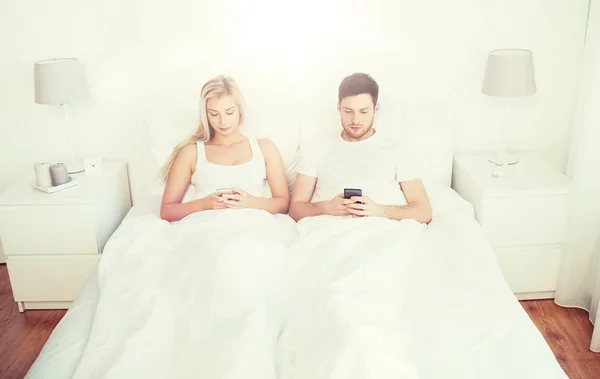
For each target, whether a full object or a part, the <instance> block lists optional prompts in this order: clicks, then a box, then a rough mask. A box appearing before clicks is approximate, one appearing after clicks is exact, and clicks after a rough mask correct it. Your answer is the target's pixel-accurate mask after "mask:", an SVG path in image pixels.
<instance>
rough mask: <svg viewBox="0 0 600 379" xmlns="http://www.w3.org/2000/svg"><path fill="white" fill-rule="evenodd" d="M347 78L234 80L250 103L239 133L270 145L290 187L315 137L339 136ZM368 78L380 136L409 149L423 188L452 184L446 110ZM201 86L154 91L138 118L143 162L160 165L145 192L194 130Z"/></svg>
mask: <svg viewBox="0 0 600 379" xmlns="http://www.w3.org/2000/svg"><path fill="white" fill-rule="evenodd" d="M346 74H348V73H343V74H341V75H331V76H328V77H325V76H322V77H315V78H314V81H313V82H310V83H303V84H302V88H301V90H300V89H298V86H299V84H298V83H292V80H291V79H290V78H289V77H286V78H283V79H282V81H281V83H276V84H274V83H272V82H270V83H269V85H268V86H267V85H265V82H264V80H265V78H261V77H259V76H258V75H256V76H254V77H250V78H248V77H244V78H243V79H240V78H237V77H235V76H233V75H232V76H233V77H234V78H235V79H236V80H237V81H238V83H239V85H240V88H241V90H242V92H243V94H244V97H245V101H246V105H247V117H246V123H245V125H244V126H243V127H242V130H243V131H244V132H245V133H248V134H250V135H253V136H256V137H264V138H270V139H271V140H273V142H274V143H275V144H276V145H277V146H278V147H279V150H280V153H281V155H282V158H283V160H284V163H285V166H286V170H287V172H286V174H287V179H288V182H289V183H290V185H293V182H294V179H295V174H296V171H295V169H296V165H297V162H298V158H299V155H300V152H301V150H302V148H303V147H305V146H308V144H310V143H312V142H313V141H314V139H315V138H324V137H327V136H331V135H334V134H336V133H339V132H340V131H341V126H340V119H339V113H338V111H337V109H336V104H337V88H338V85H339V81H340V80H341V78H343V77H344V76H345V75H346ZM373 76H374V77H375V79H376V80H378V82H379V83H380V98H379V103H380V110H379V112H378V114H377V115H376V118H375V127H376V128H377V130H378V132H380V133H383V134H386V135H389V136H390V138H395V139H397V141H398V148H399V149H406V150H409V151H410V153H411V154H412V155H413V156H414V158H415V161H417V162H418V164H419V166H420V168H421V174H422V176H423V180H424V182H425V184H426V186H427V187H428V190H429V189H433V188H435V187H449V186H450V180H451V174H452V155H453V130H454V128H453V125H454V123H453V120H452V119H451V113H450V112H449V107H448V106H446V107H444V106H440V105H436V104H435V103H427V102H426V101H423V100H420V101H414V100H407V99H406V97H405V96H399V95H398V96H396V94H395V93H394V90H393V88H394V86H396V85H398V84H397V83H395V82H393V81H391V80H389V81H386V80H385V78H379V77H377V76H376V75H373ZM205 79H206V78H205ZM205 79H204V80H205ZM285 79H287V82H286V81H285ZM201 85H202V83H201V81H200V80H196V81H189V82H188V81H177V82H175V83H171V84H170V85H167V86H160V87H158V88H160V93H161V95H160V96H157V97H154V100H155V101H154V103H152V104H151V105H150V106H148V108H147V111H146V112H145V115H144V116H143V118H144V120H143V122H144V124H145V130H146V133H145V134H146V136H147V137H146V141H147V142H146V143H147V148H146V149H145V150H146V153H147V154H148V157H149V159H150V160H148V162H152V159H156V157H159V161H157V160H154V163H155V166H154V167H148V175H151V176H150V177H149V178H148V180H147V182H148V183H151V188H150V192H153V193H157V191H160V190H161V187H160V186H158V187H157V182H156V180H155V179H156V177H157V169H158V167H159V163H161V161H160V160H161V159H163V160H164V159H165V158H166V156H167V155H168V154H169V153H170V151H171V149H172V148H173V146H175V144H177V143H178V142H179V141H181V140H182V139H184V138H186V137H188V136H189V135H190V134H191V133H192V132H193V131H194V130H195V128H196V126H197V122H198V102H199V91H200V88H201ZM153 153H154V154H153ZM150 157H151V158H150ZM149 166H151V165H149Z"/></svg>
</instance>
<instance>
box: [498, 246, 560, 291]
mask: <svg viewBox="0 0 600 379" xmlns="http://www.w3.org/2000/svg"><path fill="white" fill-rule="evenodd" d="M494 251H495V252H496V256H497V259H498V263H499V264H500V267H501V268H502V272H503V274H504V278H505V279H506V282H507V283H508V285H509V286H510V288H511V290H512V291H513V292H514V293H515V294H519V293H531V292H548V291H554V290H555V288H556V280H557V277H558V268H559V265H560V257H561V253H562V245H546V246H534V247H503V248H496V249H494Z"/></svg>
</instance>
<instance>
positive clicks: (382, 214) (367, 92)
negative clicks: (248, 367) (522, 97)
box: [161, 73, 431, 379]
mask: <svg viewBox="0 0 600 379" xmlns="http://www.w3.org/2000/svg"><path fill="white" fill-rule="evenodd" d="M378 94H379V87H378V84H377V83H376V82H375V80H374V79H373V78H372V77H370V76H369V75H366V74H361V73H357V74H353V75H351V76H348V77H346V78H345V79H344V80H343V81H342V82H341V84H340V86H339V94H338V111H339V113H340V117H341V124H342V131H341V133H340V135H339V138H337V139H335V140H332V141H323V143H322V144H320V145H318V146H313V147H312V148H311V149H310V153H309V154H307V155H306V156H303V157H301V162H302V163H301V166H300V167H299V169H298V176H297V179H296V182H295V186H294V190H293V194H292V196H291V197H292V199H291V205H290V201H289V193H288V186H287V182H286V178H285V174H284V167H283V163H282V159H281V157H280V155H279V152H278V150H277V147H276V146H275V145H274V144H273V143H272V142H271V141H269V140H260V139H259V140H256V139H253V138H251V137H246V136H245V135H243V134H242V133H241V132H240V130H239V126H240V125H241V124H242V123H243V121H244V107H243V101H242V96H241V93H240V89H239V88H238V87H237V85H236V83H235V82H234V81H233V80H232V79H230V78H226V77H217V78H215V79H213V80H211V81H209V82H208V83H207V84H206V85H205V86H204V87H203V88H202V95H201V99H202V100H201V122H200V126H199V128H198V130H197V132H196V133H195V134H194V135H192V136H191V137H190V139H189V140H187V141H184V142H183V143H182V144H181V145H179V146H177V147H176V149H175V151H174V153H173V156H172V159H171V160H170V161H169V163H168V164H167V165H166V167H165V168H164V175H165V179H166V183H167V184H166V189H165V192H164V196H163V200H162V207H161V217H162V218H163V219H165V220H168V221H177V220H180V219H182V218H184V217H186V216H188V215H189V214H191V213H194V212H199V211H203V210H209V209H210V210H214V209H225V208H234V209H238V208H255V209H262V210H265V211H268V212H270V213H286V212H288V206H289V215H290V216H291V217H292V218H293V219H294V220H296V221H299V220H301V219H305V218H310V217H312V216H322V215H329V216H350V217H347V218H366V217H370V216H375V217H376V218H385V219H391V220H413V221H415V222H414V224H426V223H428V222H429V221H430V220H431V207H430V204H429V199H428V197H427V195H426V191H425V189H424V186H423V184H422V182H421V180H420V179H419V177H418V174H417V173H416V172H415V168H414V162H412V161H411V160H410V157H407V156H405V155H403V154H402V152H401V151H397V150H398V147H397V146H395V145H394V144H393V142H392V141H389V140H386V139H385V138H384V137H382V136H380V135H379V134H378V133H377V132H376V130H375V128H374V127H373V123H374V119H375V115H376V113H377V111H378V108H379V106H378V102H377V101H378ZM282 127H285V125H283V126H282ZM190 182H191V183H192V184H194V186H195V188H196V191H197V195H198V199H197V200H193V201H191V202H187V203H182V199H183V197H184V194H185V192H186V189H187V187H188V185H189V183H190ZM265 182H267V183H268V185H269V187H270V189H271V192H272V197H271V198H265V197H263V188H264V185H265ZM344 188H360V189H362V191H363V196H358V197H356V196H355V197H352V198H350V199H347V198H344V194H343V189H344ZM221 189H225V191H223V190H221ZM227 189H230V190H227ZM321 219H323V218H321ZM305 221H306V220H305ZM300 224H301V225H303V226H304V230H308V231H304V230H303V228H302V227H300V229H299V230H300V233H301V237H302V234H307V237H310V238H305V240H307V241H308V242H306V243H303V239H300V243H298V244H297V246H296V249H294V250H295V251H298V253H292V254H291V255H292V256H294V255H295V258H296V259H297V261H293V259H292V260H290V261H291V262H293V264H292V266H293V267H294V268H295V270H296V271H295V273H294V275H292V276H291V277H290V278H288V281H287V285H286V291H287V292H286V293H285V294H284V295H283V296H284V297H286V298H292V299H293V300H292V303H293V304H290V306H288V307H287V308H286V309H288V311H289V313H290V314H289V315H288V321H287V324H288V326H287V327H286V328H284V330H285V332H284V333H283V335H282V336H281V339H282V341H284V342H283V344H282V346H281V349H282V351H283V352H281V353H279V355H280V360H281V362H280V363H279V364H280V365H281V366H282V367H280V375H279V376H280V377H290V378H292V377H293V378H309V377H310V378H311V379H318V378H321V377H322V378H334V377H339V378H345V379H349V378H351V377H355V376H356V377H357V378H377V379H384V378H386V377H398V374H399V373H402V377H410V375H412V374H408V371H410V369H407V368H406V367H397V366H403V365H402V354H403V353H402V352H401V351H399V350H401V348H400V347H399V346H397V345H398V344H397V343H395V342H394V341H393V340H394V338H398V339H399V340H401V339H402V338H401V337H400V336H398V335H394V333H393V332H391V331H390V330H387V331H386V332H384V333H389V335H387V336H384V335H380V336H377V335H376V333H375V335H374V336H372V338H373V341H372V342H373V344H371V345H370V347H367V346H369V345H368V344H367V345H366V346H365V347H366V348H367V349H370V350H371V351H370V352H369V354H371V355H373V356H374V358H373V359H374V361H373V360H371V361H370V362H366V361H365V359H366V358H364V357H363V359H361V357H359V356H357V355H360V354H362V353H364V352H359V351H356V350H357V346H355V345H354V344H351V343H348V342H340V341H341V340H342V339H348V338H359V335H360V334H361V333H362V332H357V335H356V336H355V335H350V336H349V335H348V331H347V330H346V331H340V333H339V334H336V332H335V330H336V328H338V329H339V328H343V327H344V326H343V324H344V323H345V322H346V323H353V322H356V320H348V319H347V317H345V316H344V315H335V314H329V315H326V314H322V313H323V311H324V310H323V309H319V308H331V301H330V300H331V299H328V300H324V302H323V303H322V304H320V305H317V304H315V296H316V295H318V296H320V297H321V298H322V297H323V296H324V292H327V291H326V290H327V287H328V286H329V287H331V286H338V285H339V282H338V281H336V280H334V279H332V277H331V275H330V274H331V273H327V274H325V273H324V269H323V267H320V268H317V267H316V266H315V263H313V262H311V263H307V261H308V260H310V258H309V257H308V256H307V254H308V253H307V252H308V251H312V254H316V255H317V258H316V259H317V260H318V261H319V263H318V264H317V265H318V266H322V265H326V264H329V265H332V266H337V267H340V266H343V265H344V261H345V260H346V259H351V258H349V257H348V255H349V254H351V251H349V249H347V248H341V249H340V247H339V246H329V244H333V245H339V244H340V243H343V241H344V240H348V241H350V240H352V237H351V235H352V234H358V233H360V231H359V230H356V228H362V227H363V226H362V225H364V228H366V229H367V230H368V228H369V226H368V224H365V223H362V224H361V223H351V224H348V225H341V226H340V227H341V228H350V230H346V231H344V230H342V231H341V234H338V237H334V238H331V237H332V236H331V235H330V236H316V235H314V234H313V235H311V234H310V230H311V226H310V225H309V223H307V222H305V223H300ZM338 224H339V223H338ZM413 226H415V225H413ZM317 228H320V229H322V230H328V231H329V232H333V230H332V229H331V228H328V227H327V226H326V225H323V224H322V223H321V224H319V225H318V226H317ZM375 228H376V229H377V231H376V233H383V234H385V229H386V226H382V227H381V228H379V227H378V226H376V227H375ZM388 228H389V227H388ZM389 232H391V233H392V234H396V231H395V229H393V228H392V230H390V231H389ZM334 235H335V234H334ZM413 235H414V234H413ZM319 237H321V239H320V238H319ZM323 237H324V239H323ZM396 237H397V238H400V236H399V235H394V236H393V237H392V238H396ZM386 238H387V236H385V235H379V236H376V237H375V239H377V240H379V241H380V243H383V244H384V245H385V243H386V242H385V241H386ZM338 240H339V241H338ZM406 240H410V238H406ZM317 241H319V242H317ZM363 241H364V242H366V243H367V245H371V244H373V237H371V238H366V239H363V240H362V241H361V240H360V239H358V240H355V241H354V242H352V243H353V244H354V245H355V250H357V251H358V255H360V251H361V250H363V251H369V250H371V249H372V245H371V246H364V249H361V248H359V247H360V246H361V243H362V242H363ZM407 243H408V242H407ZM308 245H313V246H308ZM387 245H388V246H387V247H386V246H382V248H380V249H378V250H380V252H379V254H381V257H380V258H381V262H387V263H388V264H390V265H392V266H393V263H394V261H395V260H396V259H398V258H399V256H401V252H400V251H393V250H394V247H398V246H396V245H397V244H396V242H395V241H394V242H393V243H388V244H387ZM328 246H329V247H328ZM386 248H392V254H391V256H389V257H385V251H386ZM321 250H324V255H327V256H329V257H328V259H329V260H328V259H326V258H324V256H320V257H319V255H320V253H319V251H321ZM409 250H413V251H410V252H409V254H410V253H412V254H415V251H414V250H415V249H409ZM334 251H340V252H341V254H340V256H335V254H336V253H334ZM371 255H374V254H371ZM354 259H357V260H360V259H361V258H360V257H358V256H356V257H355V258H354ZM381 262H380V263H381ZM405 263H406V261H404V262H403V261H401V259H400V261H398V265H399V266H406V264H405ZM361 265H362V266H363V267H361V268H360V269H361V270H362V269H364V268H365V267H364V266H368V265H369V263H368V262H363V263H358V266H361ZM398 269H399V270H401V269H402V268H401V267H398ZM315 270H318V271H319V272H321V273H322V274H323V275H324V277H321V278H320V280H322V282H321V284H322V286H318V285H317V286H315V292H314V293H310V292H309V291H307V288H306V282H308V281H313V283H315V280H316V279H317V273H316V272H315ZM375 272H377V271H375ZM379 273H380V274H383V272H381V271H379ZM390 274H391V275H392V276H394V275H395V274H397V275H400V273H398V272H394V271H392V272H390ZM303 276H304V277H303ZM350 276H351V275H350ZM379 279H380V282H379V283H375V284H374V285H375V287H381V286H383V287H384V288H380V289H379V290H378V292H379V295H380V296H381V295H382V294H383V292H385V291H389V288H394V281H395V280H396V278H390V280H389V281H386V280H385V279H382V278H379ZM356 280H358V282H360V283H361V285H366V284H367V282H368V280H366V279H365V278H357V279H356ZM294 281H295V282H294ZM396 284H397V285H402V284H401V283H396ZM275 285H278V284H275ZM295 286H296V287H298V288H296V287H295ZM385 286H389V288H385ZM349 290H350V291H353V290H352V289H351V288H350V289H349ZM399 292H400V290H399V289H394V290H393V293H391V294H390V297H394V296H396V295H399ZM292 293H294V295H292ZM356 295H357V293H353V294H352V296H354V297H355V298H354V299H353V304H355V305H356V306H357V307H358V308H361V307H362V308H364V307H367V308H368V307H371V313H372V314H371V315H370V316H373V322H375V323H383V322H385V319H387V318H389V317H397V319H396V320H391V322H392V323H393V322H401V321H402V320H403V319H402V316H401V315H400V314H398V312H401V310H394V309H393V306H394V301H390V299H385V300H384V301H383V303H379V304H378V303H376V302H375V303H374V299H358V298H356ZM301 298H304V300H305V301H306V302H308V303H310V304H312V308H310V307H306V306H304V305H303V306H302V307H299V306H298V304H299V301H300V299H301ZM404 300H405V299H404ZM404 300H403V301H404ZM353 304H348V303H347V304H344V306H350V307H352V306H353ZM338 305H340V304H338ZM395 305H400V304H395ZM404 305H406V304H404ZM292 308H293V309H295V310H294V311H291V309H292ZM340 309H341V308H340ZM338 311H339V309H338ZM345 311H346V312H351V313H352V314H357V312H358V311H357V310H356V309H353V310H350V309H346V310H345ZM378 312H379V313H382V316H381V320H378V318H380V315H379V314H378ZM309 313H310V314H309ZM363 313H364V314H365V315H366V313H368V312H363ZM386 313H387V315H385V314H386ZM363 316H364V315H363ZM315 317H317V318H319V323H320V326H319V327H317V325H316V322H315V320H314V318H315ZM365 317H368V316H365ZM308 320H312V321H310V322H309V321H308ZM404 321H406V320H404ZM307 323H309V324H307ZM336 324H337V325H336ZM319 328H320V329H322V330H320V331H316V329H319ZM307 329H308V330H307ZM391 330H394V329H393V328H392V329H391ZM365 333H367V334H368V333H369V332H365ZM311 334H312V335H313V337H314V339H315V340H314V341H310V342H309V341H308V339H309V335H311ZM356 342H358V341H356ZM302 348H306V350H307V351H298V350H300V349H302ZM381 349H383V350H386V351H381ZM326 350H327V351H326ZM352 350H353V351H352ZM353 354H354V356H353ZM341 355H346V357H341ZM366 360H367V361H368V360H369V359H366ZM327 365H329V366H330V367H329V368H326V366H327ZM296 366H302V367H296ZM404 366H406V365H404ZM306 370H308V371H306ZM298 371H300V372H298Z"/></svg>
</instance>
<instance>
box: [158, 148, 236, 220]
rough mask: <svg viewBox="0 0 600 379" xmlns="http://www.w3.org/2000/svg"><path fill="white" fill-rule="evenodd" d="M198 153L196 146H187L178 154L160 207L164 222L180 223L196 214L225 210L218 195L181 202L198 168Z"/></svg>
mask: <svg viewBox="0 0 600 379" xmlns="http://www.w3.org/2000/svg"><path fill="white" fill-rule="evenodd" d="M196 151H197V150H196V146H195V145H194V144H189V145H187V146H186V147H184V148H183V149H181V151H180V152H179V154H177V157H176V158H175V161H174V162H173V165H172V166H171V170H170V171H169V175H168V177H167V184H166V186H165V192H164V193H163V197H162V203H161V206H160V218H162V219H163V220H166V221H169V222H173V221H179V220H181V219H182V218H184V217H185V216H187V215H189V214H191V213H194V212H198V211H203V210H207V209H219V208H221V209H223V208H225V204H223V203H222V202H221V199H220V198H219V197H218V196H216V195H210V196H207V197H204V198H202V199H198V200H193V201H190V202H188V203H182V202H181V201H182V200H183V196H184V195H185V192H186V191H187V189H188V186H189V184H190V179H191V177H192V175H193V173H194V168H195V167H196V155H197V152H196Z"/></svg>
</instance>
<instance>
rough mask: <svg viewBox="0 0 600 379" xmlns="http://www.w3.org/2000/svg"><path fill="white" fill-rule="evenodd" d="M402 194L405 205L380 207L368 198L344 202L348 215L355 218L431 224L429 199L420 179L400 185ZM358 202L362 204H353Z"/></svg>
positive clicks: (359, 197)
mask: <svg viewBox="0 0 600 379" xmlns="http://www.w3.org/2000/svg"><path fill="white" fill-rule="evenodd" d="M400 188H401V190H402V191H403V192H404V197H405V198H406V202H407V203H408V204H407V205H382V204H377V203H375V202H374V201H373V200H371V199H370V198H369V197H368V196H354V197H352V199H349V200H346V204H347V206H348V207H349V210H350V213H352V214H353V215H355V216H359V217H363V216H378V217H386V218H389V219H393V220H402V219H405V218H411V219H414V220H417V221H418V222H421V223H425V224H429V223H430V222H431V204H430V202H429V197H428V196H427V192H426V191H425V187H424V186H423V182H421V180H420V179H413V180H409V181H405V182H401V183H400ZM355 201H360V202H362V204H359V203H354V202H355Z"/></svg>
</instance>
